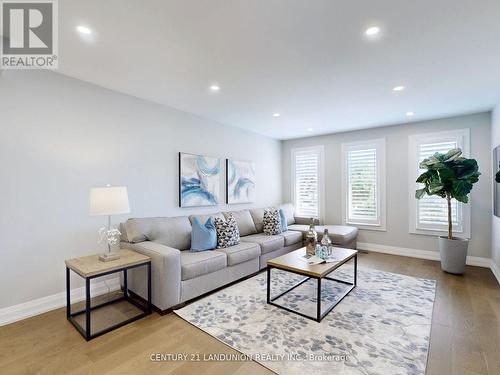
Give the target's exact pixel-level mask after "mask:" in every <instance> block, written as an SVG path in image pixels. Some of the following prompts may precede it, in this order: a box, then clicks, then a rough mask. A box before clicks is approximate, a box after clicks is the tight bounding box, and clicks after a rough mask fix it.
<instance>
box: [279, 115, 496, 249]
mask: <svg viewBox="0 0 500 375" xmlns="http://www.w3.org/2000/svg"><path fill="white" fill-rule="evenodd" d="M490 121H491V119H490V114H489V113H482V114H475V115H469V116H461V117H455V118H447V119H441V120H434V121H424V122H417V123H411V124H404V125H398V126H390V127H381V128H375V129H368V130H360V131H353V132H347V133H338V134H330V135H323V136H317V137H310V138H303V139H296V140H288V141H285V142H283V148H282V153H283V154H282V160H283V168H282V170H283V185H282V186H283V199H284V200H285V201H289V200H291V184H290V174H291V165H290V156H291V155H290V154H291V149H293V148H295V147H305V146H313V145H324V147H325V162H326V168H325V169H326V176H325V178H326V182H325V183H326V186H325V187H326V189H325V190H326V194H325V195H326V201H325V208H326V215H325V221H326V222H327V223H330V224H339V223H341V204H342V201H341V168H340V160H341V144H342V143H343V142H353V141H363V140H370V139H378V138H385V139H386V164H387V167H386V176H387V231H385V232H378V231H368V230H363V231H361V232H360V236H359V241H360V242H366V243H373V244H379V245H386V246H399V247H403V248H410V249H418V250H433V251H437V240H436V238H435V237H432V236H426V235H416V234H410V233H409V229H408V228H409V219H408V216H409V214H408V207H409V202H408V189H409V187H408V179H409V176H408V136H409V135H410V134H419V133H428V132H433V131H444V130H451V129H464V128H470V129H471V155H472V157H474V158H476V159H477V161H478V163H479V166H480V170H481V172H482V173H483V175H482V176H481V178H480V182H479V183H478V184H477V185H475V187H474V190H473V192H472V195H471V204H472V213H471V215H472V217H471V222H472V224H471V233H472V238H471V241H470V248H469V249H470V250H469V255H472V256H480V257H488V258H489V257H490V256H491V250H490V249H491V197H492V194H491V182H490V181H491V167H490V165H491V152H490V149H491V145H490V143H491V142H490V134H491V132H490V126H491V123H490ZM498 126H499V128H500V124H499V125H498ZM499 134H500V129H499ZM412 203H413V202H412Z"/></svg>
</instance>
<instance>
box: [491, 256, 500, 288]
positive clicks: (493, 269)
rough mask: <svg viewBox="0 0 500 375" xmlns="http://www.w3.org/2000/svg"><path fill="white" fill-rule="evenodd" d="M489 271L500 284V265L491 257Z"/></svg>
mask: <svg viewBox="0 0 500 375" xmlns="http://www.w3.org/2000/svg"><path fill="white" fill-rule="evenodd" d="M491 272H493V275H495V277H496V278H497V281H498V283H499V284H500V267H499V266H498V265H496V264H495V262H494V261H493V259H492V260H491Z"/></svg>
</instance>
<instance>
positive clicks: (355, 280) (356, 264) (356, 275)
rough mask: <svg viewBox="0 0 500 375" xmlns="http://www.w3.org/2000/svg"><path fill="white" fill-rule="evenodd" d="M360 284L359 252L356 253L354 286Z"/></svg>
mask: <svg viewBox="0 0 500 375" xmlns="http://www.w3.org/2000/svg"><path fill="white" fill-rule="evenodd" d="M356 285H358V254H356V255H354V286H356Z"/></svg>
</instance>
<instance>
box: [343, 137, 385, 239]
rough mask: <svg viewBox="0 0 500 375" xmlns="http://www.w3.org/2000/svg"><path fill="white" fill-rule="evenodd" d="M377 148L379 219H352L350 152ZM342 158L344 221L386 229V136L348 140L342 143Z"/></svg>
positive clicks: (367, 228) (368, 228)
mask: <svg viewBox="0 0 500 375" xmlns="http://www.w3.org/2000/svg"><path fill="white" fill-rule="evenodd" d="M372 148H375V149H376V155H377V207H378V212H377V216H378V217H377V220H375V221H369V220H352V219H350V218H349V193H348V191H349V187H348V184H349V181H348V176H347V173H348V165H347V163H348V157H347V155H348V152H349V151H356V150H363V149H372ZM341 154H342V156H341V160H342V182H341V183H342V223H343V224H344V225H353V226H356V227H357V228H359V229H366V230H375V231H386V216H387V215H386V213H387V204H386V195H387V189H386V142H385V138H379V139H373V140H365V141H359V142H347V143H342V145H341Z"/></svg>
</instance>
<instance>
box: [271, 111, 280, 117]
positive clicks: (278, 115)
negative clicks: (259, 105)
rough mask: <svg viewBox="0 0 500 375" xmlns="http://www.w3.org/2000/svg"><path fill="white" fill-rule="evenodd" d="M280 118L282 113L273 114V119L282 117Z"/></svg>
mask: <svg viewBox="0 0 500 375" xmlns="http://www.w3.org/2000/svg"><path fill="white" fill-rule="evenodd" d="M280 116H281V113H278V112H274V113H273V117H280Z"/></svg>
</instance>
